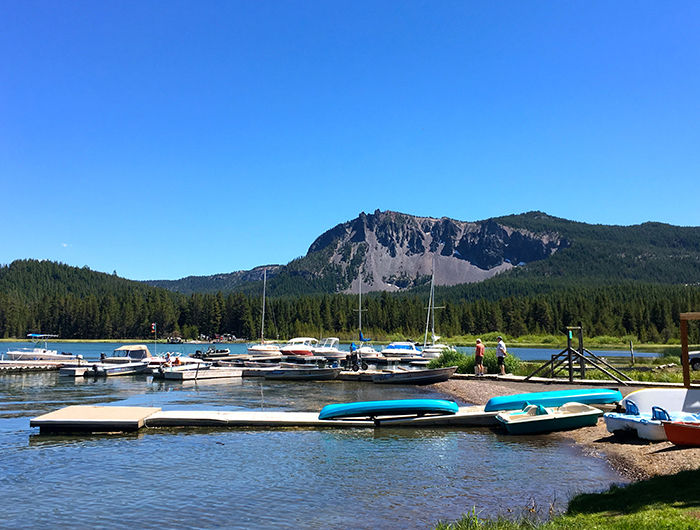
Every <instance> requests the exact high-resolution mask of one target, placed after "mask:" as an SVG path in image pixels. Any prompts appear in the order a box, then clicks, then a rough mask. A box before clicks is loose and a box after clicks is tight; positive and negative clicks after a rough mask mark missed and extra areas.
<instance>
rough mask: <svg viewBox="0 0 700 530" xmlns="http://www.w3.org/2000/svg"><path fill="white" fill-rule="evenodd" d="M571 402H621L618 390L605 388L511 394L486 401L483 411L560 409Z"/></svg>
mask: <svg viewBox="0 0 700 530" xmlns="http://www.w3.org/2000/svg"><path fill="white" fill-rule="evenodd" d="M572 401H573V402H576V403H583V404H585V405H591V404H607V403H619V402H620V401H622V394H621V393H620V391H619V390H610V389H607V388H575V389H571V390H552V391H549V392H530V393H527V394H513V395H512V396H496V397H492V398H491V399H489V400H488V402H487V403H486V406H485V407H484V411H485V412H496V411H501V410H521V409H522V408H523V407H525V406H526V405H542V406H543V407H561V406H562V405H564V404H566V403H570V402H572Z"/></svg>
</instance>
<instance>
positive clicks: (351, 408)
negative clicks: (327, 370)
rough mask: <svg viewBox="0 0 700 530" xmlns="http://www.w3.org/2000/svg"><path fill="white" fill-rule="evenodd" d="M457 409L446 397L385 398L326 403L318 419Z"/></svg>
mask: <svg viewBox="0 0 700 530" xmlns="http://www.w3.org/2000/svg"><path fill="white" fill-rule="evenodd" d="M458 411H459V407H458V406H457V403H455V402H454V401H448V400H446V399H386V400H379V401H355V402H352V403H336V404H332V405H326V406H325V407H323V408H322V409H321V412H320V413H319V415H318V419H319V420H336V419H346V418H376V417H379V416H425V415H428V414H437V415H442V414H456V413H457V412H458Z"/></svg>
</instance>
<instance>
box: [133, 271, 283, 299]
mask: <svg viewBox="0 0 700 530" xmlns="http://www.w3.org/2000/svg"><path fill="white" fill-rule="evenodd" d="M282 268H283V267H282V266H281V265H261V266H259V267H255V268H254V269H251V270H249V271H236V272H229V273H222V274H212V275H210V276H187V277H185V278H181V279H179V280H148V281H146V282H144V283H147V284H148V285H152V286H154V287H163V288H165V289H168V290H170V291H176V292H179V293H183V294H190V293H218V292H223V293H225V292H231V291H236V290H241V287H242V286H245V285H247V284H250V283H255V282H260V281H262V279H263V271H264V269H267V277H268V278H272V277H274V276H275V275H276V274H277V273H278V272H279V271H280V269H282Z"/></svg>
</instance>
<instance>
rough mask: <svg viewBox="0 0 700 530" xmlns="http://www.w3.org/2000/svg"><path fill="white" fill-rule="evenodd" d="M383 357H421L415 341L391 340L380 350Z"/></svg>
mask: <svg viewBox="0 0 700 530" xmlns="http://www.w3.org/2000/svg"><path fill="white" fill-rule="evenodd" d="M381 354H382V355H383V356H384V357H411V358H415V357H421V356H422V353H421V351H420V350H419V349H418V348H417V347H416V344H415V342H410V341H403V342H400V341H399V342H392V343H390V344H389V345H388V346H387V347H386V348H384V349H383V350H382V351H381Z"/></svg>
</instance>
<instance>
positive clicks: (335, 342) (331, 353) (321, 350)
mask: <svg viewBox="0 0 700 530" xmlns="http://www.w3.org/2000/svg"><path fill="white" fill-rule="evenodd" d="M339 345H340V339H339V338H337V337H328V338H326V339H323V340H321V342H320V343H319V345H318V346H317V347H315V348H314V355H318V356H320V357H325V358H326V359H333V360H337V359H345V357H346V356H347V354H348V352H346V351H343V350H341V349H339V348H338V346H339Z"/></svg>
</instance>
